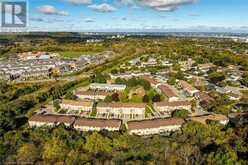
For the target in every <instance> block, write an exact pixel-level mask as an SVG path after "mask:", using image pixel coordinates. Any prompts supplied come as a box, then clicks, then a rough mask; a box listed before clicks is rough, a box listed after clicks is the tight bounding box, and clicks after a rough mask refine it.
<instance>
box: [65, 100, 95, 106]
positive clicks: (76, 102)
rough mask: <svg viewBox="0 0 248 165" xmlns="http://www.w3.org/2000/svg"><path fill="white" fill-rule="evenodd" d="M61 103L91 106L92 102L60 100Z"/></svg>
mask: <svg viewBox="0 0 248 165" xmlns="http://www.w3.org/2000/svg"><path fill="white" fill-rule="evenodd" d="M61 104H65V105H72V106H92V104H93V103H92V102H90V101H76V100H62V103H61Z"/></svg>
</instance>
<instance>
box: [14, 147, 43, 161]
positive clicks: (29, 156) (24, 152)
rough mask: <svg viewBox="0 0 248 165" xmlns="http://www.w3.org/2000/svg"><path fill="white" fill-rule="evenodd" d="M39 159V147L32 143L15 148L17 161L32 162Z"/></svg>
mask: <svg viewBox="0 0 248 165" xmlns="http://www.w3.org/2000/svg"><path fill="white" fill-rule="evenodd" d="M39 159H40V153H39V149H38V148H37V147H36V146H35V145H34V144H28V143H27V144H24V145H22V146H21V147H20V148H19V149H18V150H17V155H16V160H17V163H18V164H19V163H20V164H22V163H27V164H34V163H35V162H36V161H37V160H39Z"/></svg>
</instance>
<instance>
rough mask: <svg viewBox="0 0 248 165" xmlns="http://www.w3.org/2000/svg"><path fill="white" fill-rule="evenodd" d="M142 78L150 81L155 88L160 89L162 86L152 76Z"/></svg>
mask: <svg viewBox="0 0 248 165" xmlns="http://www.w3.org/2000/svg"><path fill="white" fill-rule="evenodd" d="M141 78H142V79H144V80H146V81H148V82H149V83H150V84H151V86H152V87H153V88H158V86H159V85H161V83H160V82H158V81H157V80H155V79H154V78H152V77H150V76H141Z"/></svg>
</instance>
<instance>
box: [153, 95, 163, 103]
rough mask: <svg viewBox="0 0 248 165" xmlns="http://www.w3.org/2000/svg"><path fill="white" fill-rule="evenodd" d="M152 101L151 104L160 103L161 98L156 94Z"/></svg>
mask: <svg viewBox="0 0 248 165" xmlns="http://www.w3.org/2000/svg"><path fill="white" fill-rule="evenodd" d="M152 101H153V102H160V101H161V96H160V95H159V94H156V95H155V96H153V98H152Z"/></svg>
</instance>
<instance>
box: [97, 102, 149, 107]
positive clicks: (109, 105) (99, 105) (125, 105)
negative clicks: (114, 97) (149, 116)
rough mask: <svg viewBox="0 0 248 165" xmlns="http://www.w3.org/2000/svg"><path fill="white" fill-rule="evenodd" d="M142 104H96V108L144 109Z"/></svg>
mask: <svg viewBox="0 0 248 165" xmlns="http://www.w3.org/2000/svg"><path fill="white" fill-rule="evenodd" d="M145 106H146V104H144V103H98V105H97V107H102V108H107V107H110V108H145Z"/></svg>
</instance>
